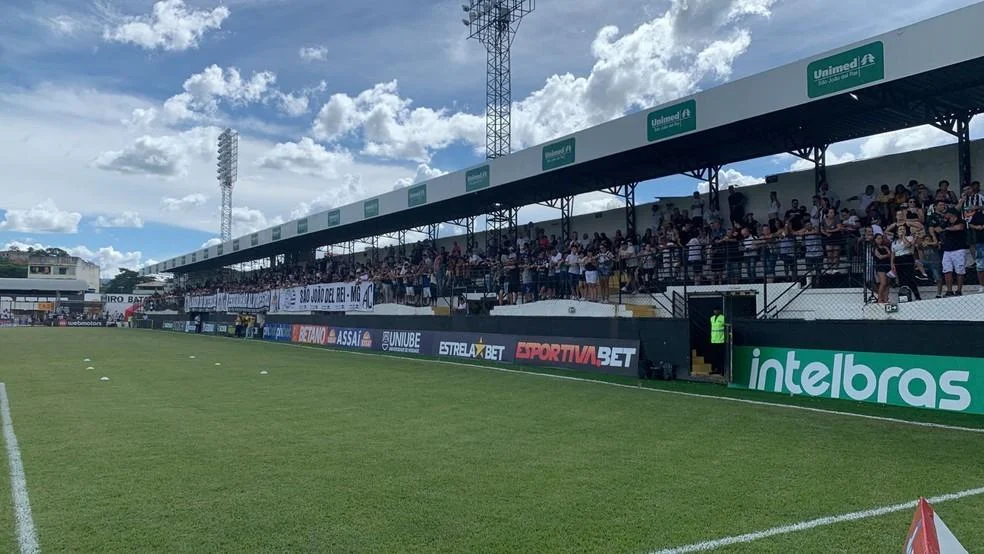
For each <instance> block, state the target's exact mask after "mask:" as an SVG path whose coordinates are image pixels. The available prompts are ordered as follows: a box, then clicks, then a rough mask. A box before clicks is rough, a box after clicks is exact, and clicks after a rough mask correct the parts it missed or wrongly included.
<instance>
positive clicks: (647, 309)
mask: <svg viewBox="0 0 984 554" xmlns="http://www.w3.org/2000/svg"><path fill="white" fill-rule="evenodd" d="M625 309H626V310H629V311H630V312H632V317H656V307H655V306H646V305H643V304H626V305H625Z"/></svg>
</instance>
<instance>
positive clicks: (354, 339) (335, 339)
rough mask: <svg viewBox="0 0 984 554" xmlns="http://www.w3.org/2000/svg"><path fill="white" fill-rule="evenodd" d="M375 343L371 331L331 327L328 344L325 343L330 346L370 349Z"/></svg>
mask: <svg viewBox="0 0 984 554" xmlns="http://www.w3.org/2000/svg"><path fill="white" fill-rule="evenodd" d="M375 343H376V341H374V340H373V336H372V331H370V330H369V329H353V328H349V327H329V328H328V338H327V342H325V344H328V345H330V346H344V347H346V348H370V349H371V348H372V346H373V344H375Z"/></svg>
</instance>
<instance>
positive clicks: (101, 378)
mask: <svg viewBox="0 0 984 554" xmlns="http://www.w3.org/2000/svg"><path fill="white" fill-rule="evenodd" d="M99 380H100V381H109V377H100V378H99Z"/></svg>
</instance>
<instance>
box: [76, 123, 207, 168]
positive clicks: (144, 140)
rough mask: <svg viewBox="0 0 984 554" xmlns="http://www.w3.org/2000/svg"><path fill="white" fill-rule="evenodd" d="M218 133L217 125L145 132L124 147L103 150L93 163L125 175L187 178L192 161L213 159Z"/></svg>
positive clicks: (94, 165) (97, 166) (95, 165)
mask: <svg viewBox="0 0 984 554" xmlns="http://www.w3.org/2000/svg"><path fill="white" fill-rule="evenodd" d="M218 133H219V131H218V129H217V128H215V127H195V128H193V129H190V130H188V131H184V132H182V133H179V134H177V135H167V136H157V137H154V136H149V135H144V136H142V137H139V138H137V139H136V140H135V141H134V142H133V144H131V145H130V146H127V147H126V148H124V149H122V150H109V151H106V152H103V153H101V154H100V155H99V156H97V157H96V159H95V160H93V162H92V165H93V167H96V168H98V169H102V170H105V171H112V172H115V173H122V174H125V175H152V176H158V177H169V178H170V177H184V176H186V175H187V174H188V170H189V168H190V166H191V163H192V161H193V160H195V159H200V160H204V161H208V160H210V159H212V157H213V155H214V148H215V146H214V145H215V141H216V140H217V138H218Z"/></svg>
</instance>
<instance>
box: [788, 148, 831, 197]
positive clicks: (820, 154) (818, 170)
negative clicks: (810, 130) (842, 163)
mask: <svg viewBox="0 0 984 554" xmlns="http://www.w3.org/2000/svg"><path fill="white" fill-rule="evenodd" d="M827 146H828V145H827V144H821V145H819V146H807V147H806V148H800V149H798V150H793V151H792V152H790V154H792V155H794V156H796V157H797V158H802V159H804V160H806V161H808V162H813V186H814V193H815V194H819V193H820V185H822V184H823V183H825V182H827Z"/></svg>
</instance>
